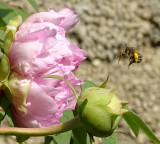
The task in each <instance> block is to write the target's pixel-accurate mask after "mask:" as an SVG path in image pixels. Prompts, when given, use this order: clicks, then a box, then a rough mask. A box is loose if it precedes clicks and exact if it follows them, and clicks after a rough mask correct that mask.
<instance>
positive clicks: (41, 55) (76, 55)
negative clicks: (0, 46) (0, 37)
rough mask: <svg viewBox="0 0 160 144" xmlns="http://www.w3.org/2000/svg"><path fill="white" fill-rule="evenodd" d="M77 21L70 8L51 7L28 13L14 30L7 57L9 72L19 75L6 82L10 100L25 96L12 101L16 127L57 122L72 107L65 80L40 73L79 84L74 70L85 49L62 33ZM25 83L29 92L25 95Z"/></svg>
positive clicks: (73, 104) (73, 99) (70, 95)
mask: <svg viewBox="0 0 160 144" xmlns="http://www.w3.org/2000/svg"><path fill="white" fill-rule="evenodd" d="M77 22H78V15H76V14H74V13H73V11H72V10H71V9H68V8H64V9H62V10H61V11H57V10H56V9H55V8H53V9H51V10H50V11H49V12H40V13H36V14H34V15H32V16H30V17H29V18H27V19H26V20H25V21H24V22H23V23H22V24H21V26H20V27H19V30H18V31H17V32H16V34H15V38H14V42H13V44H12V47H11V49H10V52H9V55H8V56H9V60H10V65H11V72H12V74H16V75H17V74H18V75H19V76H20V77H19V76H17V78H16V79H15V80H14V81H11V82H9V85H10V88H11V90H12V92H13V98H12V99H14V98H16V99H17V97H21V96H23V95H24V98H22V100H20V101H16V100H14V103H13V105H14V108H13V116H14V119H15V121H16V122H17V124H18V125H19V126H21V127H46V126H51V125H54V124H58V123H59V120H60V119H61V117H62V115H63V112H64V111H65V110H69V109H74V107H75V104H76V99H75V96H74V95H73V93H72V91H71V89H70V88H69V87H68V85H67V84H66V83H65V82H63V81H61V80H57V79H51V78H41V77H40V76H41V75H58V76H61V77H64V78H65V79H67V80H68V81H69V82H70V83H71V84H72V85H73V86H74V87H76V86H77V85H81V84H82V80H81V79H80V78H76V77H75V76H74V74H73V72H74V71H75V70H76V69H77V68H78V66H79V64H80V62H81V61H82V60H84V59H85V57H84V56H85V52H84V51H83V50H81V49H79V48H78V47H77V46H76V45H75V44H71V43H69V42H68V41H67V39H66V38H65V33H66V32H67V31H68V30H69V29H71V28H72V27H73V26H74V25H75V24H76V23H77ZM23 79H24V80H23ZM27 84H28V86H27V89H28V88H29V91H28V94H27V97H26V98H25V95H26V92H25V91H27V89H25V88H24V86H25V85H27ZM20 88H21V89H20ZM19 89H20V90H19ZM24 89H25V90H24ZM18 94H19V95H18ZM22 107H23V108H22ZM24 109H25V110H24Z"/></svg>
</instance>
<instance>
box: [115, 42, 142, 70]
mask: <svg viewBox="0 0 160 144" xmlns="http://www.w3.org/2000/svg"><path fill="white" fill-rule="evenodd" d="M125 46H126V47H125V49H124V50H123V51H122V52H121V53H120V54H119V55H118V56H119V60H118V63H119V61H120V59H121V57H129V64H128V68H129V66H130V65H131V64H133V63H140V62H141V61H142V55H141V54H140V53H138V52H137V51H136V49H135V48H133V47H128V46H127V45H126V44H125Z"/></svg>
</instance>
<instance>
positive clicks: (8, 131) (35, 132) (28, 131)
mask: <svg viewBox="0 0 160 144" xmlns="http://www.w3.org/2000/svg"><path fill="white" fill-rule="evenodd" d="M81 126H82V124H81V122H80V119H79V116H76V117H74V118H73V119H71V120H69V121H67V122H65V123H61V124H58V125H54V126H50V127H44V128H18V127H0V135H25V136H45V135H54V134H59V133H62V132H66V131H69V130H72V129H75V128H79V127H81Z"/></svg>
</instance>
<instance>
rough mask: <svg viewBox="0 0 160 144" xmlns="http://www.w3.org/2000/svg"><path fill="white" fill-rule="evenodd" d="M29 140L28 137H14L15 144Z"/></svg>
mask: <svg viewBox="0 0 160 144" xmlns="http://www.w3.org/2000/svg"><path fill="white" fill-rule="evenodd" d="M29 138H30V136H22V135H21V136H20V135H19V136H16V140H17V142H18V143H19V144H20V143H23V142H25V141H26V140H28V139H29Z"/></svg>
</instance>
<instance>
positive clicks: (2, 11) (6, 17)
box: [0, 2, 30, 23]
mask: <svg viewBox="0 0 160 144" xmlns="http://www.w3.org/2000/svg"><path fill="white" fill-rule="evenodd" d="M17 15H21V16H22V19H23V21H24V20H25V19H26V18H27V17H28V16H29V15H30V14H28V13H26V12H25V11H23V10H22V9H19V8H15V7H12V6H9V5H7V4H5V3H3V2H0V17H1V18H2V20H3V21H4V22H5V23H8V22H9V21H10V20H11V19H13V18H14V17H16V16H17Z"/></svg>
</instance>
